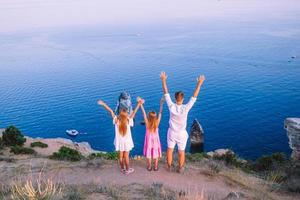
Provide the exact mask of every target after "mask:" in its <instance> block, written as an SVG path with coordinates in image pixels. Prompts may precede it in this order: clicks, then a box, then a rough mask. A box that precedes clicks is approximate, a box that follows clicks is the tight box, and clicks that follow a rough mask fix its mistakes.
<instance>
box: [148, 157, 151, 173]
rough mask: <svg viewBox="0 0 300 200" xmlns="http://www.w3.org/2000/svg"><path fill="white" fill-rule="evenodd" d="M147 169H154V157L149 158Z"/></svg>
mask: <svg viewBox="0 0 300 200" xmlns="http://www.w3.org/2000/svg"><path fill="white" fill-rule="evenodd" d="M147 169H148V170H149V171H150V170H151V169H152V159H151V158H148V159H147Z"/></svg>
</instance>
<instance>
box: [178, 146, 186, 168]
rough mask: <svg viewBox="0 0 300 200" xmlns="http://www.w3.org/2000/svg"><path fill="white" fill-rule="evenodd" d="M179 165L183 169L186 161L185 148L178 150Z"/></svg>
mask: <svg viewBox="0 0 300 200" xmlns="http://www.w3.org/2000/svg"><path fill="white" fill-rule="evenodd" d="M178 156H179V159H178V167H179V169H181V168H182V167H183V166H184V161H185V152H184V151H183V150H178Z"/></svg>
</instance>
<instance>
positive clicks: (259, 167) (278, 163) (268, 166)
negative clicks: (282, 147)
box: [253, 153, 287, 171]
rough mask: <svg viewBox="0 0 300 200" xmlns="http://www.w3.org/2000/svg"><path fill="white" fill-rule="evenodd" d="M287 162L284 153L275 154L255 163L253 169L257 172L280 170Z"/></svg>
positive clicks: (262, 157)
mask: <svg viewBox="0 0 300 200" xmlns="http://www.w3.org/2000/svg"><path fill="white" fill-rule="evenodd" d="M286 161H287V158H286V156H285V154H283V153H273V154H272V155H268V156H266V155H264V156H261V157H260V158H258V159H257V160H256V161H255V163H254V165H253V169H254V170H255V171H268V170H278V168H280V167H282V166H283V165H284V164H285V162H286Z"/></svg>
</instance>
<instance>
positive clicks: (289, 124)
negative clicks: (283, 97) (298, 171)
mask: <svg viewBox="0 0 300 200" xmlns="http://www.w3.org/2000/svg"><path fill="white" fill-rule="evenodd" d="M284 128H285V130H287V136H288V138H289V146H290V148H291V149H292V150H293V152H292V155H291V157H292V159H294V160H297V161H300V118H286V119H285V121H284Z"/></svg>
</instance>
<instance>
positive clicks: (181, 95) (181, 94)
mask: <svg viewBox="0 0 300 200" xmlns="http://www.w3.org/2000/svg"><path fill="white" fill-rule="evenodd" d="M183 98H184V93H183V92H182V91H178V92H175V99H176V100H178V99H183Z"/></svg>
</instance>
